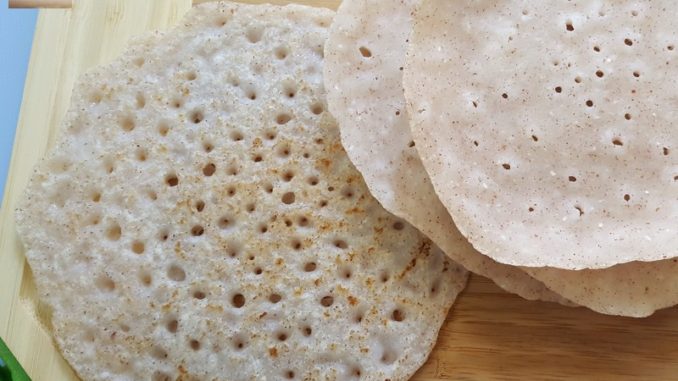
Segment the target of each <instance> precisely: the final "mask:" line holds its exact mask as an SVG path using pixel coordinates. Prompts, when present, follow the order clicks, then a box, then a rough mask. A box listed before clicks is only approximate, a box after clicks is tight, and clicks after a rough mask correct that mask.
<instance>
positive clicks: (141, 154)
mask: <svg viewBox="0 0 678 381" xmlns="http://www.w3.org/2000/svg"><path fill="white" fill-rule="evenodd" d="M134 156H135V157H136V159H137V160H138V161H146V160H147V159H148V151H146V150H145V149H143V148H137V150H136V152H135V154H134Z"/></svg>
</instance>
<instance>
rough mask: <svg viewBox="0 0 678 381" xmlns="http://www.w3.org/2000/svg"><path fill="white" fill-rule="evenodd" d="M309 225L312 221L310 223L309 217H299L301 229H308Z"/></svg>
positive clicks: (298, 223)
mask: <svg viewBox="0 0 678 381" xmlns="http://www.w3.org/2000/svg"><path fill="white" fill-rule="evenodd" d="M309 224H310V221H309V219H308V217H306V216H299V217H298V218H297V225H299V226H300V227H302V228H305V227H307V226H308V225H309Z"/></svg>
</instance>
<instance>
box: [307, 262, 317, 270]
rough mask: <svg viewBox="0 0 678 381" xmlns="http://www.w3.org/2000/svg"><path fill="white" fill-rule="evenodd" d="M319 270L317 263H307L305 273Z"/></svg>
mask: <svg viewBox="0 0 678 381" xmlns="http://www.w3.org/2000/svg"><path fill="white" fill-rule="evenodd" d="M317 268H318V265H317V264H316V263H315V262H306V263H305V264H304V271H306V272H307V273H310V272H313V271H315V270H316V269H317Z"/></svg>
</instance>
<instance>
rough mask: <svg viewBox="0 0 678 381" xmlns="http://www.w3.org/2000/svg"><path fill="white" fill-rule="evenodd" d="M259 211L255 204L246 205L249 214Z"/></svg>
mask: <svg viewBox="0 0 678 381" xmlns="http://www.w3.org/2000/svg"><path fill="white" fill-rule="evenodd" d="M256 209H257V205H256V204H255V203H253V202H250V203H249V204H247V205H245V210H246V211H247V213H252V212H254V211H255V210H256Z"/></svg>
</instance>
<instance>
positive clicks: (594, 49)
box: [593, 45, 600, 53]
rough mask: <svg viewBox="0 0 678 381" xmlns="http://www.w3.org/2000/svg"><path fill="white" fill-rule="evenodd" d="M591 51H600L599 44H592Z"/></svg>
mask: <svg viewBox="0 0 678 381" xmlns="http://www.w3.org/2000/svg"><path fill="white" fill-rule="evenodd" d="M593 51H594V52H596V53H600V46H598V45H594V46H593Z"/></svg>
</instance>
